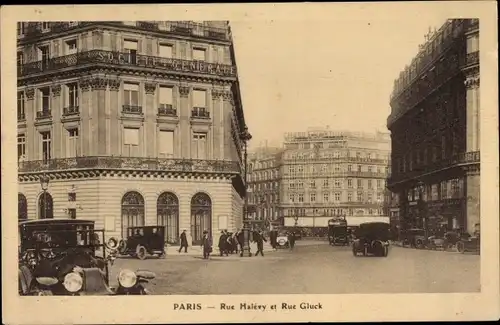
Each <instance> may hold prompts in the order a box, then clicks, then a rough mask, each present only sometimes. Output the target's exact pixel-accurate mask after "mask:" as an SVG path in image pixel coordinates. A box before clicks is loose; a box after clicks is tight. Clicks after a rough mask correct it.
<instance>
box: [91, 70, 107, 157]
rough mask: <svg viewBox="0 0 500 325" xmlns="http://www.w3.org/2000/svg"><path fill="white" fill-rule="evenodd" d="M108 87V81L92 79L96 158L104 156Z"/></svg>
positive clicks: (105, 151)
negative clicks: (95, 118) (95, 119)
mask: <svg viewBox="0 0 500 325" xmlns="http://www.w3.org/2000/svg"><path fill="white" fill-rule="evenodd" d="M107 86H108V80H107V79H105V78H101V77H96V78H93V79H92V93H93V96H92V97H93V98H94V99H95V103H96V105H95V111H96V112H95V113H96V114H95V115H96V117H97V121H94V123H93V125H94V127H95V128H97V139H96V140H97V141H96V146H97V148H95V149H94V152H95V155H96V156H106V155H107V150H106V149H107V146H106V120H107V119H109V114H107V113H106V89H107Z"/></svg>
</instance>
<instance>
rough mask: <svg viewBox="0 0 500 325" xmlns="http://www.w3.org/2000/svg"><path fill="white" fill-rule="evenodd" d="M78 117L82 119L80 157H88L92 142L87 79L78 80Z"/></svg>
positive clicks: (88, 80) (89, 93)
mask: <svg viewBox="0 0 500 325" xmlns="http://www.w3.org/2000/svg"><path fill="white" fill-rule="evenodd" d="M79 83H80V91H81V98H80V117H81V119H82V123H81V130H80V131H81V134H82V135H81V136H80V138H81V140H80V141H81V143H80V148H81V155H82V156H90V143H91V142H92V141H93V136H92V132H91V130H92V125H91V122H92V120H91V119H92V99H91V95H92V92H91V91H90V90H91V86H92V84H91V80H90V79H88V78H83V79H80V81H79Z"/></svg>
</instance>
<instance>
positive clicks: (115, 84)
mask: <svg viewBox="0 0 500 325" xmlns="http://www.w3.org/2000/svg"><path fill="white" fill-rule="evenodd" d="M120 85H121V82H120V80H119V79H108V86H109V90H110V91H118V90H120Z"/></svg>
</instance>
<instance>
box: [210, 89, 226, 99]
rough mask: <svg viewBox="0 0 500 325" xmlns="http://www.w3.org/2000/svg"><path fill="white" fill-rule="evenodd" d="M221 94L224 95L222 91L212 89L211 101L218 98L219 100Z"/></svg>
mask: <svg viewBox="0 0 500 325" xmlns="http://www.w3.org/2000/svg"><path fill="white" fill-rule="evenodd" d="M223 93H224V91H223V90H218V89H212V99H219V98H221V97H222V94H223Z"/></svg>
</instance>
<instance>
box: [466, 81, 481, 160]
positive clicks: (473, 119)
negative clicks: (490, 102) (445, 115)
mask: <svg viewBox="0 0 500 325" xmlns="http://www.w3.org/2000/svg"><path fill="white" fill-rule="evenodd" d="M479 81H480V79H479V75H470V76H467V78H466V80H465V87H466V89H467V90H466V91H467V92H466V98H467V99H466V105H467V106H466V117H467V121H466V129H467V130H466V133H467V151H479V150H480V120H479V110H480V106H479Z"/></svg>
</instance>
